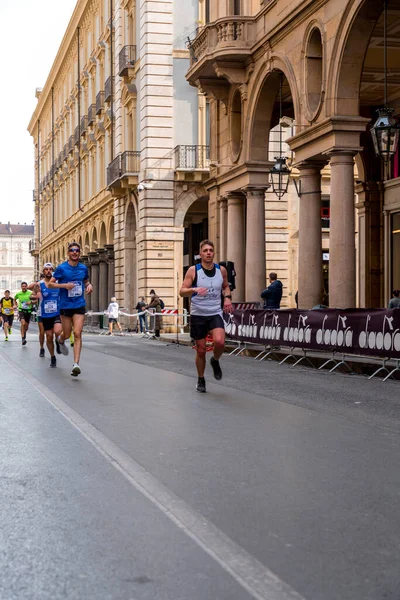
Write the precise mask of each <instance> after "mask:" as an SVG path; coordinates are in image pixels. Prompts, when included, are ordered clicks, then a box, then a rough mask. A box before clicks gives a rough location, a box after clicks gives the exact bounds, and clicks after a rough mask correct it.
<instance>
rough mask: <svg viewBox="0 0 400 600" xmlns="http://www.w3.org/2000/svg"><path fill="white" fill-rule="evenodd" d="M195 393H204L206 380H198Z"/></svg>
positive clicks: (202, 378) (201, 378)
mask: <svg viewBox="0 0 400 600" xmlns="http://www.w3.org/2000/svg"><path fill="white" fill-rule="evenodd" d="M196 391H197V392H200V393H201V394H205V393H206V380H205V379H204V377H199V378H198V380H197V385H196Z"/></svg>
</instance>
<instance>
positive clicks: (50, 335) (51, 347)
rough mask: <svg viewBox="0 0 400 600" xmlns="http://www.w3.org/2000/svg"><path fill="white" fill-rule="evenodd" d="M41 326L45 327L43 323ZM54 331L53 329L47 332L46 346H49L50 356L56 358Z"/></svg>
mask: <svg viewBox="0 0 400 600" xmlns="http://www.w3.org/2000/svg"><path fill="white" fill-rule="evenodd" d="M41 325H43V323H41ZM53 338H54V331H53V329H48V330H47V331H46V345H47V349H48V351H49V353H50V356H51V357H53V356H54V341H53Z"/></svg>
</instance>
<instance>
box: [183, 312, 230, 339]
mask: <svg viewBox="0 0 400 600" xmlns="http://www.w3.org/2000/svg"><path fill="white" fill-rule="evenodd" d="M213 329H225V327H224V320H223V318H222V317H221V315H213V316H211V317H203V316H200V315H191V317H190V337H191V338H192V339H193V340H204V339H205V338H206V337H207V335H208V334H209V332H210V331H212V330H213Z"/></svg>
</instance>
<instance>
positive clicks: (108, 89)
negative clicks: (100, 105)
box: [104, 77, 114, 102]
mask: <svg viewBox="0 0 400 600" xmlns="http://www.w3.org/2000/svg"><path fill="white" fill-rule="evenodd" d="M113 90H114V77H108V79H106V82H105V84H104V102H109V101H110V100H111V97H112V95H113Z"/></svg>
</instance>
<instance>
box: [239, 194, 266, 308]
mask: <svg viewBox="0 0 400 600" xmlns="http://www.w3.org/2000/svg"><path fill="white" fill-rule="evenodd" d="M243 191H244V192H245V194H246V197H247V207H246V297H245V300H246V302H255V301H259V300H260V294H261V292H262V291H263V290H264V289H265V188H246V189H245V190H243Z"/></svg>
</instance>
